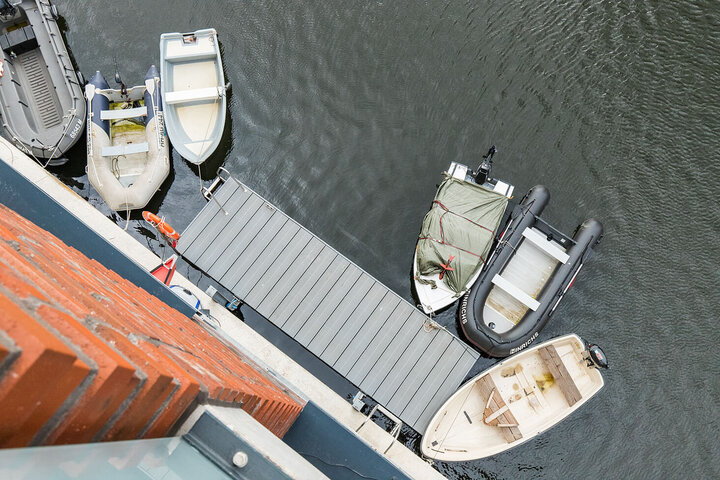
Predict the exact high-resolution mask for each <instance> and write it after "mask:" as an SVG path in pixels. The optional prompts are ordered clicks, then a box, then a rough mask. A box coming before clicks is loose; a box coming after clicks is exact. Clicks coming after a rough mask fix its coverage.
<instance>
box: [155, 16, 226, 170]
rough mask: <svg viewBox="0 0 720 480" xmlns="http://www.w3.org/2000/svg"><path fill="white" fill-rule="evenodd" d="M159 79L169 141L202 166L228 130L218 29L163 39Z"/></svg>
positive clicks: (174, 35) (188, 158)
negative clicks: (225, 129) (160, 79)
mask: <svg viewBox="0 0 720 480" xmlns="http://www.w3.org/2000/svg"><path fill="white" fill-rule="evenodd" d="M160 76H161V78H162V101H163V109H164V111H165V124H166V126H167V133H168V137H169V138H170V141H171V142H172V144H173V147H175V149H176V150H177V151H178V153H180V155H181V156H182V157H183V158H184V159H185V160H187V161H189V162H191V163H194V164H197V165H199V164H201V163H202V162H204V161H205V160H206V159H207V158H208V157H209V156H210V155H211V154H212V153H213V152H214V151H215V149H216V148H217V146H218V144H219V143H220V138H221V137H222V133H223V129H224V128H225V115H226V110H227V100H226V92H225V76H224V73H223V68H222V60H221V58H220V46H219V44H218V39H217V32H216V31H215V29H212V28H209V29H205V30H198V31H196V32H193V33H164V34H162V35H161V36H160Z"/></svg>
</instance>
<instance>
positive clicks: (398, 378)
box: [366, 309, 444, 411]
mask: <svg viewBox="0 0 720 480" xmlns="http://www.w3.org/2000/svg"><path fill="white" fill-rule="evenodd" d="M410 318H411V320H412V321H413V322H414V323H413V325H418V326H420V329H419V330H418V333H417V335H416V336H415V337H414V338H413V340H412V342H411V343H410V344H409V345H407V348H406V350H405V351H404V352H403V354H402V357H401V358H400V359H399V361H398V362H397V364H396V365H395V366H394V368H393V369H392V370H390V371H389V372H388V373H387V375H386V376H385V378H383V379H381V380H382V382H381V383H380V384H379V385H378V387H377V389H376V390H375V391H370V390H366V392H367V393H370V394H372V395H373V398H375V399H377V398H383V399H386V400H384V401H383V405H385V406H388V407H389V405H388V402H389V401H390V399H391V398H392V397H393V396H394V395H395V393H396V392H397V390H398V388H399V387H400V385H401V384H402V382H403V380H407V379H410V380H411V381H412V380H415V379H416V377H417V376H421V377H422V378H425V376H426V375H427V371H423V368H422V366H419V365H418V362H419V361H420V360H421V359H423V357H425V356H426V355H428V354H429V353H430V352H428V351H427V350H428V349H429V347H430V346H431V345H432V343H433V342H434V341H435V340H436V339H437V336H438V334H440V333H441V332H443V331H442V330H440V329H430V330H426V329H425V326H424V324H425V318H426V317H425V315H423V314H422V313H420V311H419V310H417V309H413V313H412V314H411V316H410ZM443 333H444V332H443ZM428 360H430V359H429V358H427V357H425V361H426V362H427V361H428ZM426 365H427V364H426ZM416 367H417V368H416ZM419 381H421V380H419ZM403 408H404V406H403ZM400 410H401V411H402V408H401V409H400Z"/></svg>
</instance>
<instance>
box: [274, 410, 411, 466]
mask: <svg viewBox="0 0 720 480" xmlns="http://www.w3.org/2000/svg"><path fill="white" fill-rule="evenodd" d="M283 441H284V442H285V443H286V444H288V445H289V446H290V447H291V448H292V449H293V450H295V451H296V452H298V453H299V454H300V455H302V456H303V457H304V458H305V459H306V460H307V461H309V462H310V463H312V464H313V465H315V468H317V469H318V470H320V471H321V472H323V473H324V474H325V475H327V476H328V477H330V478H332V479H333V480H363V479H368V478H371V479H395V480H410V478H409V477H408V476H406V475H405V474H404V473H402V472H401V471H400V470H398V469H397V468H396V467H395V466H394V465H393V464H392V463H390V462H389V461H388V460H387V459H385V458H384V457H383V456H381V455H380V454H379V453H377V452H375V451H374V450H373V449H372V448H370V447H368V446H367V445H366V444H365V443H363V441H362V440H360V439H359V438H358V437H357V436H355V434H353V433H352V432H350V431H349V430H348V429H347V428H345V427H344V426H342V425H340V424H339V423H337V422H336V421H335V420H333V418H332V417H330V416H329V415H328V414H327V413H325V412H324V411H323V410H322V409H320V408H319V407H318V406H317V405H315V404H314V403H312V402H308V404H307V405H306V406H305V408H304V409H303V411H302V413H300V416H299V417H298V418H297V420H295V423H294V424H293V426H292V427H290V430H289V431H288V432H287V433H286V434H285V437H284V438H283ZM393 448H398V446H397V445H396V446H394V447H393Z"/></svg>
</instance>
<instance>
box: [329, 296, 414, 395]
mask: <svg viewBox="0 0 720 480" xmlns="http://www.w3.org/2000/svg"><path fill="white" fill-rule="evenodd" d="M413 310H414V308H413V307H412V306H410V305H409V304H407V303H405V302H399V304H398V306H397V309H395V310H394V311H393V313H392V315H391V316H389V317H387V319H386V321H385V322H384V323H383V324H382V325H380V328H378V329H377V330H375V331H374V332H373V333H374V335H373V337H372V339H371V340H370V341H369V342H368V343H367V344H366V348H365V349H364V350H363V351H362V353H361V354H360V355H359V356H358V357H357V358H356V361H355V363H354V365H353V366H352V368H350V370H349V371H348V372H347V375H346V376H347V378H348V380H350V381H351V382H352V383H354V384H355V385H362V386H363V388H365V384H364V383H363V380H365V377H366V376H367V374H368V372H369V371H370V370H372V369H373V367H374V366H375V364H376V363H377V360H378V359H379V358H380V356H381V355H382V354H383V352H385V351H386V349H387V348H388V346H389V345H390V343H391V342H392V341H393V339H394V338H395V336H396V335H397V334H398V332H400V331H401V330H403V328H405V330H406V331H407V327H406V323H407V324H408V325H412V321H411V320H410V314H411V313H412V312H413ZM338 371H340V370H338ZM340 373H341V374H342V371H340ZM365 393H369V392H365Z"/></svg>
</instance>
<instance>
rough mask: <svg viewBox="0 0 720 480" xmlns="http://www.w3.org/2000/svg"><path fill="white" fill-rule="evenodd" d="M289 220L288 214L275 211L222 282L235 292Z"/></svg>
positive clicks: (223, 277)
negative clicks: (239, 282) (242, 279)
mask: <svg viewBox="0 0 720 480" xmlns="http://www.w3.org/2000/svg"><path fill="white" fill-rule="evenodd" d="M287 221H288V217H287V216H286V215H284V214H282V213H280V212H278V211H275V212H273V214H272V216H271V217H270V219H269V220H268V221H267V223H266V224H265V225H263V227H262V228H261V229H260V230H259V231H258V232H257V233H256V234H255V238H253V239H252V240H251V241H250V243H249V244H248V246H247V247H245V250H243V252H242V254H241V255H240V256H239V257H238V259H237V260H235V261H234V262H233V264H232V268H230V269H229V270H228V271H227V272H226V273H225V275H223V276H222V281H221V282H220V283H221V284H223V285H225V287H226V288H228V289H229V290H230V291H231V292H233V293H235V287H236V285H237V283H238V281H239V280H240V278H241V277H243V276H244V275H246V274H247V273H248V271H249V270H251V269H252V268H253V265H254V264H255V262H257V261H258V259H259V258H260V256H261V255H262V254H263V252H265V249H266V248H267V247H268V246H269V245H270V243H272V241H273V240H274V239H275V237H276V236H277V235H278V234H279V233H280V232H281V231H282V228H283V226H284V225H285V224H286V223H287ZM288 240H289V239H288ZM235 296H236V297H238V298H241V299H242V297H240V296H239V295H238V294H237V293H235Z"/></svg>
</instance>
